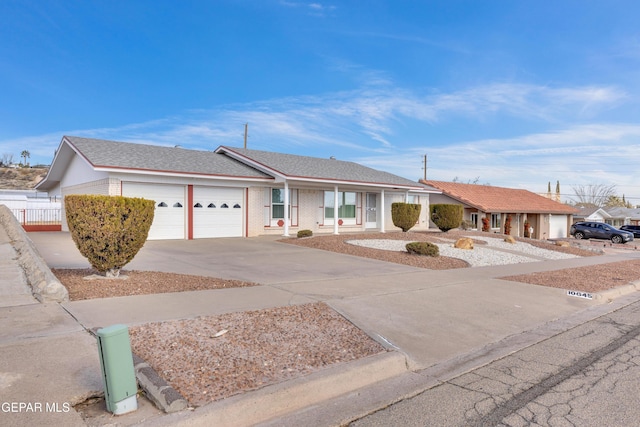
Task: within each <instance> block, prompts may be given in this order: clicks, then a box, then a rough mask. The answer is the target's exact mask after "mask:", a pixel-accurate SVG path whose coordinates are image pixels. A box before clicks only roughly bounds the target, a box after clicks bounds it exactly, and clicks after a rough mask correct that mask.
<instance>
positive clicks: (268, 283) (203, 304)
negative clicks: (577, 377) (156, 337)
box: [0, 232, 640, 425]
mask: <svg viewBox="0 0 640 427" xmlns="http://www.w3.org/2000/svg"><path fill="white" fill-rule="evenodd" d="M29 237H30V238H31V239H32V240H33V242H34V243H35V245H36V246H37V248H38V250H39V252H40V253H41V254H42V256H43V257H44V259H45V261H46V262H47V264H48V265H49V266H50V267H55V268H86V267H88V263H87V261H86V260H85V259H84V258H82V257H81V255H80V254H79V253H78V251H77V249H76V248H75V246H74V245H73V242H72V241H71V238H70V236H69V235H68V234H67V233H31V234H30V235H29ZM7 240H8V239H7V238H5V236H4V235H3V234H2V233H1V232H0V251H2V250H4V251H7V253H10V249H8V248H7V247H5V246H6V245H9V246H10V244H9V242H8V241H7ZM275 240H276V239H274V238H251V239H205V240H194V241H164V242H160V241H152V242H147V244H146V245H145V247H144V248H143V249H142V250H141V251H140V253H139V254H138V255H137V256H136V258H135V259H134V260H133V261H132V262H131V263H130V265H128V266H127V268H128V269H134V270H156V271H167V272H178V273H186V274H198V275H208V276H214V277H225V278H231V279H240V280H248V281H255V282H259V283H262V284H263V285H262V286H257V287H251V288H239V289H227V290H216V291H198V292H184V293H178V294H165V295H149V296H135V297H120V298H107V299H100V300H88V301H76V302H65V303H62V304H50V303H49V304H38V303H36V302H35V300H32V301H28V302H26V301H23V303H19V302H16V303H15V304H18V305H17V306H9V307H4V308H0V310H4V311H0V316H1V317H0V322H2V323H1V324H0V326H1V327H2V331H9V332H6V336H5V335H2V336H0V364H2V365H0V372H2V375H4V377H0V393H2V394H0V398H2V400H3V401H15V400H16V399H22V398H24V399H27V397H28V399H30V401H32V402H33V401H39V402H46V401H52V402H54V401H55V402H60V403H61V404H62V403H64V402H71V401H75V400H77V399H79V398H81V396H82V395H83V393H84V394H86V393H89V392H95V390H100V389H101V387H102V386H101V383H100V378H99V365H98V359H97V350H96V348H95V341H94V339H93V338H92V337H91V336H90V335H89V334H88V333H87V332H85V331H84V329H83V327H85V328H93V327H96V326H108V325H110V324H115V323H124V324H138V323H144V322H149V321H161V320H168V319H179V318H190V317H195V316H199V315H207V314H220V313H224V312H231V311H244V310H254V309H260V308H267V307H275V306H282V305H288V304H300V303H305V302H309V301H325V302H327V303H328V304H329V305H330V306H332V307H333V308H334V309H336V310H337V311H339V312H341V313H342V314H343V315H345V316H346V317H347V318H348V319H349V320H351V321H352V322H353V323H354V324H356V325H357V326H359V327H360V328H362V329H363V330H365V331H366V332H367V333H369V334H370V336H372V337H374V338H375V339H377V340H379V341H380V342H381V343H383V344H385V345H386V346H387V347H388V348H390V349H396V350H397V351H398V352H399V353H401V354H404V355H406V357H407V362H408V365H409V367H410V368H411V369H412V370H421V369H424V368H429V367H433V366H438V365H440V364H442V363H445V362H446V361H450V360H452V359H460V358H464V357H465V355H469V354H477V353H478V352H482V351H483V349H486V348H487V346H490V345H492V344H495V343H504V342H505V340H506V341H509V340H510V341H509V342H511V344H510V345H509V346H502V347H501V350H500V351H497V350H496V351H494V352H489V354H492V355H493V356H495V357H498V356H499V355H500V354H501V351H506V352H509V351H513V348H514V347H513V346H514V345H515V346H516V347H517V346H519V345H522V346H524V345H529V344H532V343H533V341H531V340H534V341H535V340H536V339H541V338H540V337H539V336H537V335H535V334H530V336H529V338H527V342H526V343H525V342H520V341H518V339H517V337H520V336H523V333H524V332H527V331H532V330H535V329H537V328H539V327H541V326H543V325H545V324H547V323H549V322H552V321H554V320H557V319H561V318H563V317H565V316H575V315H576V314H580V313H586V314H585V315H586V316H587V317H588V316H589V314H588V313H590V310H592V309H593V308H594V307H605V306H604V305H601V302H602V300H600V301H588V300H583V299H579V298H573V297H568V296H567V295H566V291H565V290H561V289H551V288H546V287H541V286H534V285H529V284H523V283H517V282H508V281H504V280H499V279H497V277H501V276H506V275H512V274H517V273H526V272H533V271H543V270H555V269H560V268H567V267H576V266H583V265H589V264H594V263H605V262H614V261H620V260H624V259H634V258H638V257H640V253H638V252H632V251H628V252H623V253H620V254H612V255H606V256H601V257H590V258H580V259H571V260H562V261H546V262H535V263H528V264H519V265H512V266H502V267H485V268H474V269H459V270H448V271H428V270H422V269H418V268H413V267H408V266H403V265H397V264H390V263H384V262H379V261H375V260H369V259H362V258H357V257H352V256H346V255H341V254H335V253H330V252H325V251H320V250H314V249H307V248H301V247H297V246H294V245H287V244H284V243H280V242H277V241H275ZM10 258H11V257H9V259H6V258H5V257H3V258H2V262H0V271H4V270H2V268H7V269H8V271H11V268H12V267H11V265H12V263H13V264H15V263H14V262H13V261H12V260H11V259H10ZM18 276H19V274H18V272H17V271H14V274H13V276H11V277H14V279H11V284H9V283H8V282H7V283H4V282H0V286H3V287H4V286H6V287H7V288H9V287H10V286H14V280H17V279H15V278H16V277H18ZM2 277H4V275H3V276H2ZM7 277H9V276H7ZM22 284H23V285H24V282H23V283H22ZM21 291H22V292H23V293H24V286H23V287H22V288H20V287H19V286H18V290H16V291H7V292H8V293H13V292H15V293H17V294H18V295H17V296H15V297H16V298H23V297H24V295H22V296H19V294H20V292H21ZM11 298H13V296H12V297H11ZM7 301H8V300H7ZM16 301H19V300H18V299H16ZM12 304H14V303H12ZM21 304H22V305H21ZM514 337H515V338H514ZM530 341H531V342H530ZM514 343H515V344H514ZM16 346H33V347H32V348H31V347H30V348H28V349H26V348H25V349H24V350H23V349H22V348H20V349H18V348H17V347H16ZM472 359H474V358H472ZM474 360H475V359H474ZM478 360H480V359H479V358H478ZM485 363H486V362H485ZM61 377H65V378H64V381H63V379H62V378H61ZM6 378H9V379H6ZM12 378H13V380H12ZM26 378H29V379H30V381H31V382H26V381H25V379H26ZM66 382H75V384H74V385H71V384H67V383H66ZM47 384H48V385H47ZM58 384H60V385H61V387H59V386H58ZM74 387H75V388H74ZM21 393H23V394H21ZM210 406H211V407H210V408H208V407H203V408H200V409H199V410H198V411H196V412H195V413H188V414H181V415H180V416H179V417H177V418H176V417H169V418H167V417H164V419H166V420H167V421H166V422H169V421H170V420H171V421H172V422H173V421H175V422H183V421H184V422H186V419H183V418H181V417H191V418H190V421H189V422H188V424H190V425H197V424H198V423H197V422H196V421H195V420H196V419H201V420H202V424H201V425H206V424H207V422H210V421H211V420H212V419H215V418H211V417H212V415H211V414H212V413H214V412H215V410H216V407H218V406H219V404H213V405H210ZM74 413H75V412H74V411H69V412H67V413H64V414H61V415H60V416H61V417H62V416H68V417H73V414H74ZM31 415H33V416H42V417H45V418H38V419H32V418H25V417H30V416H31ZM47 415H48V416H49V417H52V416H53V415H52V414H51V413H49V414H25V413H20V414H11V413H9V414H7V413H0V417H2V418H0V424H2V425H12V424H11V423H12V422H14V424H13V425H26V424H22V422H23V421H25V420H27V421H32V420H33V421H34V422H30V423H28V424H32V425H35V424H43V423H42V422H38V421H42V420H43V419H48V420H51V419H54V418H46V416H47ZM55 416H56V417H57V416H58V415H57V414H55ZM193 417H196V418H193ZM119 419H120V418H119ZM16 420H19V423H15V421H16ZM58 420H59V419H58V418H55V421H56V422H55V423H56V424H58V422H57V421H58ZM60 420H62V418H60ZM121 420H123V419H121ZM5 421H7V423H8V424H7V423H5ZM154 422H157V420H156V421H154ZM74 423H75V424H74ZM80 423H81V420H78V418H77V414H76V416H75V417H74V418H73V420H70V421H69V422H68V423H67V422H66V420H65V421H64V422H61V423H60V424H65V425H80Z"/></svg>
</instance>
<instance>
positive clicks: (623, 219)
mask: <svg viewBox="0 0 640 427" xmlns="http://www.w3.org/2000/svg"><path fill="white" fill-rule="evenodd" d="M604 210H605V211H606V213H607V214H608V215H609V217H608V218H606V219H605V222H606V223H607V224H611V225H613V226H614V227H620V226H622V225H640V209H638V208H604Z"/></svg>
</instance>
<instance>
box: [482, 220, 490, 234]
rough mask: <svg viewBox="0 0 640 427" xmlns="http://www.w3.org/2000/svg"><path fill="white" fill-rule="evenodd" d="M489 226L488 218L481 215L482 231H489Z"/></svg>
mask: <svg viewBox="0 0 640 427" xmlns="http://www.w3.org/2000/svg"><path fill="white" fill-rule="evenodd" d="M490 229H491V227H489V218H487V217H486V216H483V217H482V231H487V232H488V231H489V230H490Z"/></svg>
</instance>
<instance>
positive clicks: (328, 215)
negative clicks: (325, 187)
mask: <svg viewBox="0 0 640 427" xmlns="http://www.w3.org/2000/svg"><path fill="white" fill-rule="evenodd" d="M356 204H357V193H353V192H347V191H339V192H338V218H340V219H342V220H353V221H354V223H355V219H356V211H357V209H356ZM334 209H335V200H334V192H333V191H325V192H324V218H325V223H326V222H327V220H332V219H333V217H334V212H335V211H334ZM329 222H330V221H329Z"/></svg>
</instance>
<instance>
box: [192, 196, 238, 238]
mask: <svg viewBox="0 0 640 427" xmlns="http://www.w3.org/2000/svg"><path fill="white" fill-rule="evenodd" d="M243 194H244V192H243V190H242V189H241V188H219V187H194V188H193V204H194V206H198V205H199V206H202V207H194V208H193V238H194V239H203V238H212V237H242V212H243V207H244V206H243ZM225 205H226V206H227V207H224V206H225ZM214 206H215V207H214Z"/></svg>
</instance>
